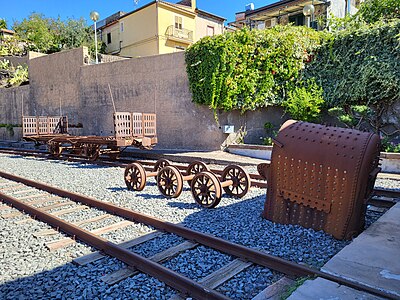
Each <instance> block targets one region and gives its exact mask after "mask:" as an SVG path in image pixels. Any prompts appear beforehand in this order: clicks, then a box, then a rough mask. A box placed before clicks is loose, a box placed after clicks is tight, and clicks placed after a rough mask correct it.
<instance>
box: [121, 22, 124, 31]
mask: <svg viewBox="0 0 400 300" xmlns="http://www.w3.org/2000/svg"><path fill="white" fill-rule="evenodd" d="M121 32H124V22H121Z"/></svg>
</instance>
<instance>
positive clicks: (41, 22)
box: [13, 13, 57, 53]
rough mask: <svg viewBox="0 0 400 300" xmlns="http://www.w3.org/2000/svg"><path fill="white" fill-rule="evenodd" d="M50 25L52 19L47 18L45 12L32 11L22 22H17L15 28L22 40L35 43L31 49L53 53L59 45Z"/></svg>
mask: <svg viewBox="0 0 400 300" xmlns="http://www.w3.org/2000/svg"><path fill="white" fill-rule="evenodd" d="M50 25H51V20H50V19H48V18H45V17H44V15H43V14H37V13H32V14H31V15H30V16H29V17H28V19H24V20H23V21H22V22H21V23H19V22H18V21H17V22H15V23H14V26H13V28H14V30H15V32H16V33H17V35H18V36H19V37H20V38H21V39H22V40H25V41H28V42H31V43H33V47H32V49H31V50H36V51H40V52H44V53H51V52H55V51H54V49H55V48H56V47H57V46H56V39H55V35H54V32H52V31H51V26H50Z"/></svg>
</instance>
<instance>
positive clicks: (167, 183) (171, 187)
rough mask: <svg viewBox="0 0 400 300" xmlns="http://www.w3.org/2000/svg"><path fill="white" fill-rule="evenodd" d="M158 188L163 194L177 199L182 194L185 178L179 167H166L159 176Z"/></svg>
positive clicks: (159, 172)
mask: <svg viewBox="0 0 400 300" xmlns="http://www.w3.org/2000/svg"><path fill="white" fill-rule="evenodd" d="M157 187H158V190H159V191H160V193H161V194H163V195H164V196H166V197H169V198H176V197H179V195H180V194H181V193H182V189H183V178H182V174H181V172H179V170H178V168H177V167H174V166H165V167H164V168H162V169H161V170H160V171H158V174H157Z"/></svg>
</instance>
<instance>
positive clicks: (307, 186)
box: [259, 120, 380, 239]
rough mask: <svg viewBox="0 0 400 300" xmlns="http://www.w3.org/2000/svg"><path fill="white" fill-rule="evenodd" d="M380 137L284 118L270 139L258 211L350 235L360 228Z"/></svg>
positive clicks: (344, 236) (261, 169)
mask: <svg viewBox="0 0 400 300" xmlns="http://www.w3.org/2000/svg"><path fill="white" fill-rule="evenodd" d="M379 153H380V138H379V136H378V135H376V134H374V133H369V132H361V131H358V130H353V129H344V128H337V127H328V126H323V125H318V124H312V123H306V122H299V121H294V120H289V121H287V122H285V123H284V124H283V125H282V127H281V128H280V130H279V133H278V135H277V137H276V139H275V141H274V146H273V149H272V157H271V163H270V164H262V165H260V166H259V172H260V174H261V175H264V176H265V177H266V178H267V179H268V191H267V199H266V202H265V205H264V212H263V216H264V217H265V218H266V219H268V220H271V221H273V222H278V223H282V224H298V225H301V226H304V227H308V228H313V229H315V230H324V231H325V232H327V233H329V234H332V235H333V236H334V237H335V238H337V239H351V238H352V237H354V236H355V235H357V234H359V233H360V232H361V231H362V230H363V227H364V220H365V212H366V203H367V201H368V199H369V198H370V197H371V196H372V191H373V187H374V184H375V179H376V176H377V174H378V172H379V171H380V168H379V166H378V165H379Z"/></svg>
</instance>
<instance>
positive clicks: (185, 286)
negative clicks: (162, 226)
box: [0, 192, 230, 300]
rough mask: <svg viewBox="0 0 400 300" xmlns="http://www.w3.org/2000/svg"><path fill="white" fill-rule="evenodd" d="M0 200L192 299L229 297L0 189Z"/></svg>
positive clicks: (223, 298)
mask: <svg viewBox="0 0 400 300" xmlns="http://www.w3.org/2000/svg"><path fill="white" fill-rule="evenodd" d="M0 199H1V200H2V201H4V202H6V203H8V204H10V205H12V206H13V207H15V208H17V209H19V210H21V211H23V212H25V213H28V214H30V215H31V216H33V217H34V218H37V219H39V220H40V221H43V222H46V223H47V224H49V225H51V226H53V227H55V228H58V229H59V230H61V231H63V232H65V233H67V234H69V235H70V236H72V237H74V238H77V239H79V240H81V241H82V242H85V243H87V244H89V245H90V246H93V247H94V248H96V249H98V250H101V251H103V252H104V253H106V254H108V255H110V256H112V257H115V258H117V259H119V260H121V261H123V262H124V263H126V264H127V265H129V266H131V267H134V268H136V269H138V270H140V271H142V272H144V273H146V274H149V275H150V276H153V277H155V278H157V279H159V280H160V281H162V282H164V283H165V284H167V285H169V286H171V287H173V288H174V289H176V290H178V291H179V292H181V293H183V294H184V295H190V296H192V297H194V298H195V299H200V300H202V299H215V300H228V299H230V298H228V297H226V296H224V295H223V294H221V293H219V292H217V291H215V290H213V289H209V288H207V287H205V286H203V285H201V284H199V283H197V282H196V281H194V280H191V279H189V278H187V277H185V276H182V275H180V274H179V273H177V272H174V271H172V270H170V269H168V268H166V267H164V266H162V265H161V264H158V263H155V262H153V261H151V260H149V259H147V258H145V257H143V256H141V255H138V254H136V253H133V252H130V251H128V250H126V249H124V248H122V247H120V246H118V245H117V244H115V243H112V242H110V241H108V240H106V239H104V238H102V237H101V236H98V235H95V234H93V233H91V232H90V231H87V230H85V229H82V228H79V227H78V226H75V225H73V224H71V223H68V222H66V221H64V220H62V219H61V218H58V217H56V216H53V215H51V214H50V213H47V212H45V211H43V210H41V209H39V208H35V207H32V206H30V205H27V204H25V203H24V202H22V201H20V200H18V199H16V198H14V197H11V196H8V195H5V194H3V193H1V192H0Z"/></svg>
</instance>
